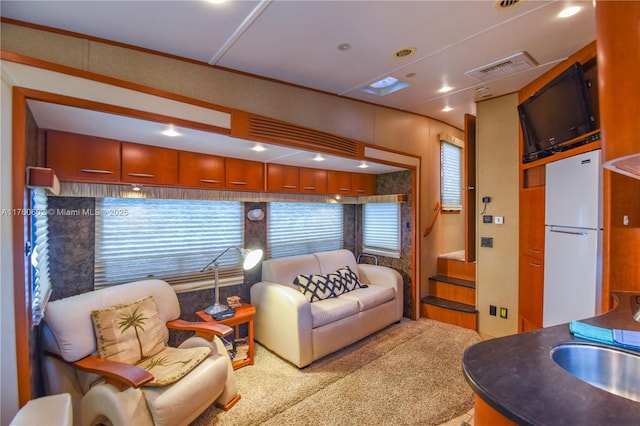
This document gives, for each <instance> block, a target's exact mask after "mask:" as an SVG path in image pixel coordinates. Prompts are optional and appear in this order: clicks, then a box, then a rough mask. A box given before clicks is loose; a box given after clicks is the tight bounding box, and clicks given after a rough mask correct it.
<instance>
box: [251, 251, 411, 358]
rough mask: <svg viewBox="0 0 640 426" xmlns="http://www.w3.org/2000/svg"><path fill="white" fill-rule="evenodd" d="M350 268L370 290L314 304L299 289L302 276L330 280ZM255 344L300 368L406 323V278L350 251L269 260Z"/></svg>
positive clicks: (258, 288) (257, 298) (259, 287)
mask: <svg viewBox="0 0 640 426" xmlns="http://www.w3.org/2000/svg"><path fill="white" fill-rule="evenodd" d="M344 266H349V267H350V269H351V270H352V271H354V272H356V274H357V275H358V277H359V279H360V281H361V282H362V283H363V284H367V285H368V287H366V288H358V289H355V290H353V291H349V292H346V293H343V294H341V295H339V296H338V297H331V298H328V299H324V300H320V301H314V302H310V301H309V300H308V298H307V297H306V296H305V295H303V294H302V293H301V292H300V291H299V290H298V286H297V285H296V284H294V281H295V279H296V277H297V276H298V275H299V274H304V275H310V274H317V275H326V274H330V273H332V272H334V271H336V270H338V269H339V268H342V267H344ZM251 303H252V304H253V305H255V306H256V315H255V339H256V340H257V341H258V342H260V343H261V344H262V345H264V346H266V347H267V348H268V349H270V350H272V351H273V352H275V353H276V354H278V355H279V356H280V357H282V358H284V359H286V360H287V361H289V362H291V363H293V364H295V365H296V366H298V367H299V368H302V367H305V366H307V365H309V364H311V363H312V362H313V361H315V360H317V359H319V358H322V357H323V356H325V355H328V354H330V353H332V352H335V351H336V350H338V349H341V348H343V347H345V346H347V345H349V344H351V343H354V342H356V341H358V340H360V339H362V338H364V337H366V336H368V335H370V334H372V333H374V332H376V331H378V330H381V329H383V328H384V327H386V326H388V325H390V324H393V323H395V322H397V321H400V319H401V318H402V311H403V281H402V276H401V275H400V274H399V273H398V272H397V271H396V270H394V269H391V268H388V267H385V266H378V265H369V264H357V263H356V259H355V257H354V255H353V253H351V252H350V251H349V250H334V251H326V252H319V253H314V254H305V255H298V256H290V257H284V258H278V259H269V260H266V261H264V262H263V263H262V281H261V282H258V283H256V284H254V285H253V286H252V287H251Z"/></svg>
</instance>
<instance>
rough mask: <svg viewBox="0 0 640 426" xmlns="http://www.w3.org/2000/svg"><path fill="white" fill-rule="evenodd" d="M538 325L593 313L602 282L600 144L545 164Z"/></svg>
mask: <svg viewBox="0 0 640 426" xmlns="http://www.w3.org/2000/svg"><path fill="white" fill-rule="evenodd" d="M544 247H545V248H544V304H543V316H542V319H543V320H542V324H543V326H544V327H549V326H552V325H557V324H562V323H566V322H569V321H571V320H580V319H584V318H588V317H592V316H594V315H596V314H599V313H600V311H601V309H600V306H601V290H602V288H601V283H602V167H601V163H600V150H596V151H590V152H586V153H584V154H579V155H575V156H573V157H569V158H565V159H562V160H558V161H554V162H551V163H548V164H547V165H546V182H545V242H544Z"/></svg>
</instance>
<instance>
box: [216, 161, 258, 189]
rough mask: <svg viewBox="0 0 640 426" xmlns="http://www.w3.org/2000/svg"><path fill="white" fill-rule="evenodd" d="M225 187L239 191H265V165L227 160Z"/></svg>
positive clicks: (256, 162) (255, 162)
mask: <svg viewBox="0 0 640 426" xmlns="http://www.w3.org/2000/svg"><path fill="white" fill-rule="evenodd" d="M225 185H226V187H227V189H233V190H237V191H264V164H263V163H260V162H258V161H249V160H239V159H237V158H225Z"/></svg>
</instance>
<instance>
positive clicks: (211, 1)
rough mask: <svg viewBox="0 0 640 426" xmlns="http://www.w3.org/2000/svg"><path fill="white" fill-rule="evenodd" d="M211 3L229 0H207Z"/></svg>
mask: <svg viewBox="0 0 640 426" xmlns="http://www.w3.org/2000/svg"><path fill="white" fill-rule="evenodd" d="M207 1H208V2H209V3H213V4H222V3H224V2H226V1H227V0H207Z"/></svg>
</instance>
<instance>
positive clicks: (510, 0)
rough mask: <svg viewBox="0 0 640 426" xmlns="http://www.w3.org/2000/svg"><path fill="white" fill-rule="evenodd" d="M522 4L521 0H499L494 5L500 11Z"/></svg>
mask: <svg viewBox="0 0 640 426" xmlns="http://www.w3.org/2000/svg"><path fill="white" fill-rule="evenodd" d="M521 2H522V1H521V0H497V1H496V2H495V3H494V4H493V7H494V8H495V9H498V10H504V9H508V8H510V7H513V6H518V5H519V4H520V3H521Z"/></svg>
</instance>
